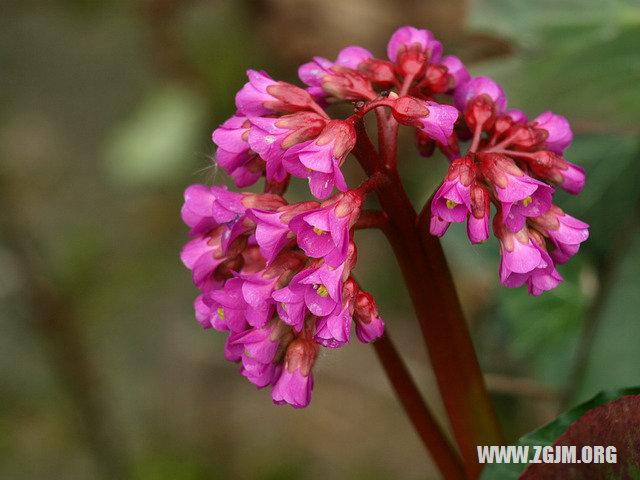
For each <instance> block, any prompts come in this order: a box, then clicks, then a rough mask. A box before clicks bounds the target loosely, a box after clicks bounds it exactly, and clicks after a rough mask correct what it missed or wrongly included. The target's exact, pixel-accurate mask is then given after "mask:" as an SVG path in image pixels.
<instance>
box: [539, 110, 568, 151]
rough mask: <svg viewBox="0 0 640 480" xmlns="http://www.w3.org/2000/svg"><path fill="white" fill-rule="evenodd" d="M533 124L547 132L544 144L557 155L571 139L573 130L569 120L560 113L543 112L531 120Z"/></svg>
mask: <svg viewBox="0 0 640 480" xmlns="http://www.w3.org/2000/svg"><path fill="white" fill-rule="evenodd" d="M533 126H534V127H535V128H540V129H542V130H545V131H546V132H547V134H548V136H547V138H546V140H545V141H544V145H545V146H546V147H547V149H549V150H551V151H552V152H554V153H557V154H559V155H561V154H562V152H563V151H564V149H565V148H567V147H568V146H569V144H570V143H571V141H572V140H573V132H572V131H571V127H570V126H569V121H568V120H567V119H566V118H565V117H563V116H562V115H556V114H554V113H552V112H544V113H543V114H541V115H539V116H538V117H536V118H535V119H534V120H533Z"/></svg>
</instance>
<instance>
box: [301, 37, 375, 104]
mask: <svg viewBox="0 0 640 480" xmlns="http://www.w3.org/2000/svg"><path fill="white" fill-rule="evenodd" d="M372 57H373V54H372V53H371V52H369V51H368V50H366V49H364V48H362V47H356V46H352V47H347V48H344V49H342V50H341V51H340V53H339V54H338V58H337V59H336V61H335V62H332V61H330V60H327V59H326V58H322V57H313V61H311V62H309V63H305V64H304V65H301V66H300V68H299V69H298V77H300V80H302V81H303V82H304V83H306V84H307V85H308V86H309V88H308V89H307V91H308V92H309V93H310V94H311V95H312V96H313V98H315V99H324V98H325V97H327V96H329V93H327V92H326V91H325V90H324V89H323V88H322V84H323V79H324V78H325V77H326V76H334V75H339V74H340V72H341V71H343V70H342V69H336V68H334V67H335V66H336V65H337V66H339V67H345V68H349V69H351V70H358V66H359V65H360V64H361V63H363V62H366V61H367V60H369V59H370V58H372Z"/></svg>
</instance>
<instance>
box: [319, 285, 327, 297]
mask: <svg viewBox="0 0 640 480" xmlns="http://www.w3.org/2000/svg"><path fill="white" fill-rule="evenodd" d="M317 292H318V295H320V296H321V297H322V298H325V297H326V296H327V295H329V291H328V290H327V287H325V286H324V285H320V286H318V289H317Z"/></svg>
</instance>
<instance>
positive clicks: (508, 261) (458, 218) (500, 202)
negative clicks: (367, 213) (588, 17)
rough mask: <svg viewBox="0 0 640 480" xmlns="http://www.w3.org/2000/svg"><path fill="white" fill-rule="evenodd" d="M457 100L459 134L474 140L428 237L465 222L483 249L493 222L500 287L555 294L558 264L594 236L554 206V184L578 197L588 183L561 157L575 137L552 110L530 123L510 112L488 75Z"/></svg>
mask: <svg viewBox="0 0 640 480" xmlns="http://www.w3.org/2000/svg"><path fill="white" fill-rule="evenodd" d="M453 97H454V100H455V103H456V106H457V107H458V109H459V110H460V112H461V117H462V119H463V120H464V121H463V122H462V121H461V122H460V123H459V124H458V125H457V126H456V127H457V132H458V134H459V136H460V137H462V138H471V139H472V141H471V145H470V147H469V150H468V151H467V153H466V154H465V155H464V156H462V157H460V158H456V159H454V160H453V161H452V162H451V165H450V167H449V171H448V172H447V176H446V178H445V179H444V182H443V184H442V186H441V187H440V188H439V189H438V191H437V192H436V194H435V195H434V197H433V201H432V203H431V233H432V234H434V235H438V236H442V235H443V234H444V233H445V231H446V230H447V228H448V227H449V225H450V224H451V223H452V222H464V221H465V220H466V221H467V233H468V236H469V240H470V241H471V243H480V242H484V241H485V240H487V238H488V237H489V224H490V223H493V232H494V234H495V235H496V237H497V238H498V240H499V242H500V252H501V255H502V260H501V263H500V282H501V283H502V284H503V285H504V286H506V287H519V286H521V285H523V284H525V283H526V284H527V288H528V291H529V294H531V295H540V294H541V293H542V292H544V291H546V290H550V289H552V288H555V287H556V286H557V285H558V283H559V282H561V281H562V277H561V276H560V274H559V273H558V271H557V270H556V267H555V265H557V264H562V263H565V262H566V261H567V260H569V258H570V257H571V256H572V255H575V254H576V253H577V252H578V249H579V248H580V244H581V243H582V242H584V241H585V240H586V239H587V238H588V237H589V231H588V227H589V226H588V225H587V224H586V223H584V222H582V221H580V220H577V219H575V218H573V217H572V216H570V215H568V214H566V213H564V212H563V211H562V210H561V209H560V208H559V207H557V206H555V205H553V203H552V197H553V193H554V192H555V188H554V186H558V187H560V188H562V189H564V190H566V191H567V192H569V193H571V194H574V195H575V194H578V193H579V192H580V190H581V189H582V187H583V186H584V183H585V175H584V171H583V169H582V168H580V167H579V166H577V165H574V164H572V163H569V162H568V161H566V160H565V159H564V158H563V157H562V153H563V152H564V150H565V149H566V148H567V147H568V146H569V144H570V143H571V141H572V139H573V134H572V132H571V129H570V127H569V122H568V121H567V119H566V118H564V117H562V116H560V115H556V114H553V113H551V112H545V113H543V114H541V115H539V116H538V117H536V118H535V119H534V120H533V121H529V119H528V118H527V116H526V115H525V113H524V112H522V111H520V110H506V105H507V99H506V96H505V94H504V92H503V91H502V88H500V86H499V85H498V84H497V83H496V82H494V81H493V80H491V79H489V78H486V77H476V78H473V79H470V80H468V81H466V82H463V83H462V84H461V85H459V86H458V87H456V88H455V89H454V91H453ZM456 142H457V140H455V141H451V140H450V144H455V143H456ZM491 204H493V205H495V214H494V217H493V222H490V215H491Z"/></svg>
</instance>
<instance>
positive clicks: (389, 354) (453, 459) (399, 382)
mask: <svg viewBox="0 0 640 480" xmlns="http://www.w3.org/2000/svg"><path fill="white" fill-rule="evenodd" d="M373 346H374V348H375V351H376V354H377V355H378V358H379V359H380V363H382V366H383V367H384V370H385V372H386V374H387V377H388V378H389V382H391V384H392V385H393V388H394V390H395V392H396V394H397V396H398V400H399V401H400V403H401V404H402V406H403V407H404V409H405V411H406V412H407V415H408V416H409V419H410V420H411V422H412V423H413V425H414V426H415V428H416V430H417V431H418V434H419V435H420V439H421V440H422V442H423V443H424V445H425V447H426V448H427V450H428V451H429V452H431V455H432V456H433V460H434V462H435V463H436V465H437V466H438V468H439V470H440V472H441V473H442V476H443V477H444V478H446V479H447V480H457V479H460V480H464V479H466V478H467V476H466V473H465V470H464V467H463V465H462V462H461V461H460V457H459V456H458V454H457V453H456V451H455V449H454V448H453V447H452V446H451V444H450V443H449V440H448V439H447V437H446V436H445V435H444V433H443V432H442V430H441V429H440V426H439V425H438V423H437V421H436V420H435V418H433V415H432V414H431V411H430V410H429V408H428V407H427V405H426V404H425V402H424V400H423V399H422V396H421V395H420V391H419V390H418V387H417V386H416V384H415V382H414V381H413V378H411V375H410V374H409V371H408V370H407V367H406V366H405V364H404V362H403V361H402V358H400V355H399V354H398V351H397V350H396V348H395V346H394V345H393V343H392V342H391V339H390V338H389V335H388V333H384V334H383V335H382V337H380V338H379V339H378V340H376V341H375V342H374V343H373Z"/></svg>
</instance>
